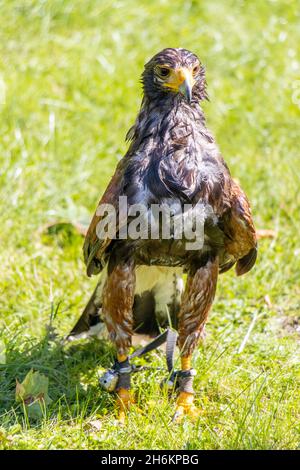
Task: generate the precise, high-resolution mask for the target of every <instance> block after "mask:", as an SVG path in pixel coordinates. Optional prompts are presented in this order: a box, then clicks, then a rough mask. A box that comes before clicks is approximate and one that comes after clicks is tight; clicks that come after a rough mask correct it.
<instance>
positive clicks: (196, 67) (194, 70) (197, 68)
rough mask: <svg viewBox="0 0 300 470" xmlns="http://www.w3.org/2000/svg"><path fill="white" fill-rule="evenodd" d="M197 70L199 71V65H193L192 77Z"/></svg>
mask: <svg viewBox="0 0 300 470" xmlns="http://www.w3.org/2000/svg"><path fill="white" fill-rule="evenodd" d="M199 70H200V67H199V65H195V67H194V68H193V75H194V76H195V75H197V73H198V72H199Z"/></svg>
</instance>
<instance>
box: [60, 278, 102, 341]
mask: <svg viewBox="0 0 300 470" xmlns="http://www.w3.org/2000/svg"><path fill="white" fill-rule="evenodd" d="M97 289H98V285H97V287H96V289H95V290H94V292H93V295H92V297H91V298H90V300H89V301H88V303H87V305H86V307H85V309H84V310H83V312H82V314H81V317H80V318H79V320H78V321H77V323H76V325H75V326H74V327H73V329H72V331H71V332H70V333H69V334H68V337H67V339H71V338H70V337H72V336H77V335H80V334H81V333H85V332H88V331H89V330H90V328H91V327H93V326H96V325H97V324H98V323H100V322H102V320H101V318H100V315H99V309H100V307H101V303H100V301H99V298H97Z"/></svg>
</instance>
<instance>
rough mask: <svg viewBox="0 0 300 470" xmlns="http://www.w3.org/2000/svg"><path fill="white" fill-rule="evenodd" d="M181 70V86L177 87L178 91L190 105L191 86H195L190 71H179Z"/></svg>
mask: <svg viewBox="0 0 300 470" xmlns="http://www.w3.org/2000/svg"><path fill="white" fill-rule="evenodd" d="M181 70H182V76H183V81H182V83H181V85H180V86H179V88H178V90H179V92H180V93H181V94H182V95H183V96H184V97H185V99H186V100H187V102H188V103H190V102H191V101H192V91H193V86H194V84H195V80H194V77H193V75H192V73H191V72H190V70H188V69H181Z"/></svg>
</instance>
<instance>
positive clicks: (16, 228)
mask: <svg viewBox="0 0 300 470" xmlns="http://www.w3.org/2000/svg"><path fill="white" fill-rule="evenodd" d="M0 13H1V26H0V116H1V122H0V134H1V138H0V161H1V165H0V211H1V231H0V237H1V247H2V249H1V254H0V263H1V272H0V290H1V298H0V345H1V349H2V353H1V355H0V371H1V375H0V448H1V447H2V448H5V449H6V448H8V449H61V448H75V449H295V448H300V406H299V398H300V387H299V385H300V366H299V359H300V355H299V341H300V313H299V307H300V300H299V294H300V287H299V276H300V245H299V227H300V196H299V187H300V176H299V175H300V160H299V131H300V129H299V118H300V61H299V52H300V51H299V44H300V28H299V24H300V12H299V2H298V1H297V0H281V1H279V0H278V1H276V0H256V1H251V2H247V1H243V0H228V1H225V0H223V1H221V0H213V1H208V0H207V1H205V0H201V1H200V0H198V1H197V0H194V1H193V0H186V1H184V2H183V1H179V0H172V2H171V1H167V0H164V1H163V0H160V1H159V0H152V1H151V2H150V1H146V0H139V1H133V0H127V1H125V0H118V1H106V0H103V1H100V0H99V1H97V0H85V1H84V2H83V1H80V0H73V1H71V0H52V1H50V0H35V1H34V0H24V1H23V2H22V1H17V0H2V1H0ZM167 46H171V47H185V48H188V49H191V50H193V51H194V52H196V53H197V54H198V55H199V56H200V57H201V59H202V61H203V63H204V64H205V66H206V69H207V81H208V91H209V96H210V102H206V103H205V104H204V108H205V113H206V115H207V120H208V126H209V128H210V129H211V130H212V131H213V133H214V135H215V136H216V139H217V141H218V143H219V146H220V148H221V151H222V153H223V155H224V158H225V159H226V161H227V163H228V165H229V166H230V169H231V171H232V174H233V175H234V177H235V178H237V179H238V180H239V181H240V182H241V184H242V186H243V187H244V189H245V190H246V192H247V194H248V196H249V198H250V200H251V202H252V207H253V215H254V219H255V222H256V226H257V227H258V228H260V229H270V230H274V231H275V232H276V237H275V238H272V239H263V240H261V241H260V244H259V257H258V261H257V265H256V267H255V268H254V269H253V271H251V272H250V273H249V274H247V275H246V276H244V277H242V278H236V277H235V275H234V273H231V272H230V273H227V274H224V275H223V276H221V277H220V280H219V286H218V292H217V297H216V301H215V304H214V307H213V311H212V313H211V315H210V318H209V322H208V325H207V332H208V334H207V338H206V341H205V343H204V344H203V345H202V346H201V347H200V348H199V350H198V351H197V354H196V355H195V359H194V366H195V367H196V368H197V370H198V375H197V377H196V380H195V388H196V390H197V395H196V402H197V405H198V406H199V407H200V408H201V409H202V413H201V416H200V418H199V420H198V421H197V422H195V423H193V422H191V421H189V420H188V419H187V420H185V421H184V422H183V423H181V424H178V425H171V424H170V418H171V416H172V413H173V410H174V400H173V401H172V400H171V401H168V400H167V397H166V396H164V395H163V394H162V393H161V392H160V389H159V383H160V380H161V379H162V378H163V377H164V375H165V374H164V372H163V371H161V370H157V371H156V370H153V371H147V372H143V373H140V374H136V376H135V377H134V389H135V392H136V396H137V403H138V406H139V408H140V409H141V413H140V412H138V411H137V410H133V411H132V412H131V414H130V419H129V421H128V424H127V426H125V427H122V426H119V425H117V424H116V421H115V417H114V413H113V403H114V402H113V397H112V396H111V395H109V394H108V393H106V392H104V391H101V390H100V389H99V387H98V384H97V372H98V370H99V369H100V368H101V367H103V366H104V367H105V366H108V365H109V364H110V361H111V360H112V358H113V350H112V348H111V346H109V345H108V344H103V343H101V342H97V341H93V342H81V343H77V344H72V345H71V346H67V347H65V348H63V347H62V346H61V345H60V339H61V338H62V337H63V336H64V335H65V334H66V333H67V332H68V331H69V329H70V328H71V327H72V326H73V324H74V322H75V321H76V319H77V318H78V316H79V314H80V311H81V309H82V307H83V306H84V304H85V302H86V301H87V299H88V297H89V295H90V292H91V290H92V289H93V287H94V285H95V283H96V278H93V279H88V278H87V277H86V274H85V267H84V263H83V259H82V250H81V248H82V243H83V239H82V236H81V235H80V234H79V233H77V231H76V230H75V229H73V228H71V227H62V228H61V229H60V230H58V229H57V230H48V229H47V227H46V226H47V224H48V223H50V222H51V221H54V220H55V221H73V222H82V223H88V221H89V219H90V217H91V215H92V212H93V210H94V209H95V207H96V203H97V200H98V199H99V196H100V194H101V193H102V192H103V190H104V189H105V187H106V184H107V183H108V181H109V178H110V176H111V175H112V173H113V171H114V168H115V166H116V163H117V161H118V159H119V158H120V157H121V156H122V155H123V154H124V152H125V150H126V144H125V141H124V137H125V134H126V132H127V130H128V128H129V127H130V126H131V125H132V123H133V122H134V119H135V116H136V113H137V110H138V108H139V104H140V100H141V88H140V84H139V76H140V74H141V72H142V69H143V64H144V63H145V62H146V60H148V59H149V58H150V57H151V56H152V55H153V54H154V53H156V52H157V51H159V50H160V49H163V48H164V47H167ZM148 359H150V360H151V365H154V366H158V367H163V366H164V357H163V354H161V353H160V352H155V353H151V354H150V355H149V356H148ZM30 369H33V370H35V371H39V372H40V373H42V374H44V375H45V376H46V377H47V378H48V379H49V391H48V393H49V396H50V398H51V400H52V401H51V403H50V404H49V405H48V407H47V409H45V410H44V412H43V414H42V416H41V417H40V418H38V419H34V418H32V417H30V416H28V413H27V411H26V409H25V408H24V407H23V405H22V404H20V403H18V402H16V401H15V388H16V379H17V380H18V381H19V382H21V381H23V380H24V378H25V376H26V374H27V373H28V372H29V371H30Z"/></svg>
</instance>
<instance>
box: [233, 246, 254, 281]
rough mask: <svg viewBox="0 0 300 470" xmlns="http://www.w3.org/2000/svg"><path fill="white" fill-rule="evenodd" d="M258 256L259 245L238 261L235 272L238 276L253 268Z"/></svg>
mask: <svg viewBox="0 0 300 470" xmlns="http://www.w3.org/2000/svg"><path fill="white" fill-rule="evenodd" d="M256 258H257V247H255V248H252V249H251V250H250V251H249V253H248V254H247V255H246V256H244V257H243V258H241V259H239V260H238V262H237V263H236V267H235V272H236V274H237V275H238V276H241V275H242V274H245V273H247V272H248V271H250V269H251V268H253V266H254V264H255V261H256Z"/></svg>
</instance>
